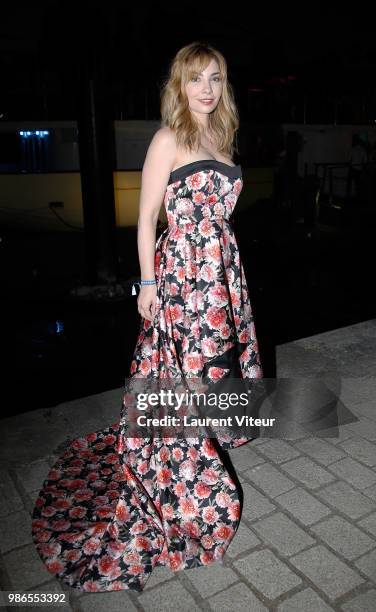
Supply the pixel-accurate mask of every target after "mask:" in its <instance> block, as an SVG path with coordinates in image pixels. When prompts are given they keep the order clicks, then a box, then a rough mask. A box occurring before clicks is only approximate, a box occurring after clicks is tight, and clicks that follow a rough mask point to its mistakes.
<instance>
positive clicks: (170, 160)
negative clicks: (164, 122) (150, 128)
mask: <svg viewBox="0 0 376 612" xmlns="http://www.w3.org/2000/svg"><path fill="white" fill-rule="evenodd" d="M175 157H176V137H175V133H174V131H173V130H172V129H171V128H169V127H168V126H163V127H161V128H159V129H158V130H157V131H156V132H155V133H154V135H153V138H152V139H151V142H150V145H149V148H148V151H147V155H146V160H145V161H146V163H147V165H150V164H152V165H153V166H156V167H157V168H158V170H159V172H160V171H162V172H163V171H164V170H165V172H166V173H167V172H168V171H169V170H171V168H172V167H173V164H174V160H175Z"/></svg>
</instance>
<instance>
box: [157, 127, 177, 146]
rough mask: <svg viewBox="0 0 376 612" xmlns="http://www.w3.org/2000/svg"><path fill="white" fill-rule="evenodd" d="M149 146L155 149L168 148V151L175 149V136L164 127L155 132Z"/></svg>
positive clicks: (168, 128)
mask: <svg viewBox="0 0 376 612" xmlns="http://www.w3.org/2000/svg"><path fill="white" fill-rule="evenodd" d="M151 144H152V145H153V146H156V147H160V148H162V147H168V148H169V150H171V149H176V136H175V132H174V130H172V129H171V128H170V127H168V125H165V126H163V127H161V128H159V130H157V131H156V132H155V134H154V136H153V138H152V141H151Z"/></svg>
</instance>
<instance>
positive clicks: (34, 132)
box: [19, 130, 50, 138]
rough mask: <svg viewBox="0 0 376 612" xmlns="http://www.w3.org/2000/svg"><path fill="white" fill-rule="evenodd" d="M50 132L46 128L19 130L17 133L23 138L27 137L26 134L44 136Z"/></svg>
mask: <svg viewBox="0 0 376 612" xmlns="http://www.w3.org/2000/svg"><path fill="white" fill-rule="evenodd" d="M49 134H50V132H49V131H48V130H32V131H27V132H24V131H22V132H19V135H20V136H22V137H23V138H27V137H28V136H38V138H44V137H45V136H49Z"/></svg>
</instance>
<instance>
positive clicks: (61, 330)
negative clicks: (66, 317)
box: [56, 320, 64, 334]
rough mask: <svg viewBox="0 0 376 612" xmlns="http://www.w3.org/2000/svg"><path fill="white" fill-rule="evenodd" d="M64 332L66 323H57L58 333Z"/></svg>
mask: <svg viewBox="0 0 376 612" xmlns="http://www.w3.org/2000/svg"><path fill="white" fill-rule="evenodd" d="M63 331H64V323H63V321H59V320H57V321H56V333H57V334H61V333H62V332H63Z"/></svg>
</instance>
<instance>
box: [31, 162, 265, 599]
mask: <svg viewBox="0 0 376 612" xmlns="http://www.w3.org/2000/svg"><path fill="white" fill-rule="evenodd" d="M242 187H243V180H242V171H241V167H240V166H239V165H238V166H230V165H229V164H226V163H223V162H219V161H217V160H199V161H196V162H192V163H189V164H186V165H185V166H182V167H180V168H178V169H176V170H175V171H173V172H172V173H171V175H170V179H169V183H168V185H167V188H166V193H165V197H164V205H165V208H166V213H167V219H168V226H167V228H166V230H165V231H164V232H163V233H162V234H161V235H160V236H159V238H158V240H157V242H156V253H155V276H156V280H157V309H156V313H155V317H154V320H153V321H148V320H146V319H143V318H141V322H140V329H139V333H138V339H137V343H136V347H135V350H134V355H133V359H132V361H131V365H130V371H129V377H128V379H126V381H127V380H128V381H129V380H134V379H137V378H141V379H142V378H144V379H151V378H156V379H158V378H161V379H162V378H166V377H167V378H168V377H179V376H181V377H185V378H186V379H188V378H190V377H194V378H195V379H200V378H201V377H205V379H206V380H207V379H209V380H213V381H215V380H218V379H220V378H221V377H223V376H225V375H227V374H228V373H229V372H230V373H231V375H234V372H236V373H237V374H236V375H237V376H239V377H240V378H262V377H263V371H262V366H261V362H260V356H259V350H258V344H257V338H256V330H255V323H254V318H253V315H252V308H251V303H250V296H249V292H248V287H247V283H246V279H245V275H244V270H243V266H242V263H241V260H240V256H239V249H238V245H237V242H236V237H235V234H234V229H233V225H232V221H231V214H232V212H233V210H234V207H235V205H236V202H237V199H238V197H239V194H240V192H241V190H242ZM126 397H127V383H126V385H125V388H124V394H123V396H122V402H121V409H120V415H119V420H118V421H117V422H116V423H113V424H111V425H109V426H108V427H106V428H104V429H102V430H100V431H95V432H90V433H88V434H87V435H85V436H82V437H80V438H76V439H74V440H69V441H68V442H67V445H66V450H65V452H64V453H63V454H62V455H61V456H60V457H59V458H58V459H57V461H56V463H55V464H54V466H53V467H52V468H51V469H50V471H49V473H48V475H47V477H46V479H45V481H44V482H43V484H42V487H41V490H40V492H39V496H38V498H37V500H36V503H35V506H34V509H33V515H32V536H33V541H34V543H35V546H36V549H37V551H38V553H39V556H40V557H41V559H42V561H43V563H44V564H45V566H46V568H47V570H48V571H49V572H50V573H51V574H52V575H54V576H56V577H57V578H58V579H60V580H62V581H64V582H65V583H66V584H68V585H69V586H71V587H74V588H77V589H79V590H82V591H98V592H103V591H113V590H127V589H133V590H136V591H142V589H143V588H144V585H145V583H146V581H147V579H148V578H149V576H150V574H151V572H152V570H153V568H154V567H155V566H157V565H165V566H167V567H169V568H170V569H171V570H172V571H180V570H183V569H190V568H194V567H198V566H202V565H208V564H211V563H213V562H216V561H219V560H220V559H221V558H222V557H223V555H224V553H225V551H226V549H227V547H228V546H229V545H230V543H231V540H232V539H233V537H234V535H235V532H236V530H237V528H238V526H239V521H240V501H239V500H240V497H239V490H238V487H237V485H236V484H235V481H234V479H233V478H232V477H231V475H230V472H229V470H228V469H227V467H226V465H225V463H226V462H225V461H224V455H225V454H226V451H227V450H229V449H231V448H235V447H237V446H240V445H241V444H244V443H246V442H249V441H250V440H252V439H253V438H251V437H236V436H235V437H234V436H230V435H219V436H218V437H216V438H215V439H213V438H211V437H208V438H190V437H189V438H178V437H176V438H174V437H166V436H164V437H160V438H158V437H153V436H150V437H144V438H142V437H138V438H137V437H127V435H126V434H127V429H126V425H125V423H126V420H127V401H126V400H125V398H126Z"/></svg>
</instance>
